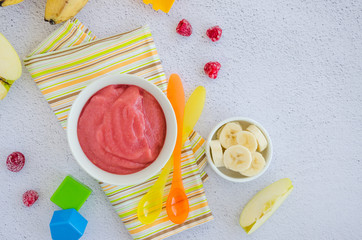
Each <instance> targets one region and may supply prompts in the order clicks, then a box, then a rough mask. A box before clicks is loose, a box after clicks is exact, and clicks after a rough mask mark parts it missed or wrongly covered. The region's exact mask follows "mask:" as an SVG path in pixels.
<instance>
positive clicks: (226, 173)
mask: <svg viewBox="0 0 362 240" xmlns="http://www.w3.org/2000/svg"><path fill="white" fill-rule="evenodd" d="M229 122H239V123H240V124H241V126H242V127H243V130H245V129H246V128H247V127H248V126H249V125H251V124H254V125H255V126H257V127H258V128H259V129H260V130H261V131H262V132H263V134H264V136H265V138H266V140H267V141H268V146H267V147H266V149H265V150H264V151H263V152H262V153H261V154H262V155H263V157H264V158H265V161H266V164H265V167H264V169H263V170H262V171H261V172H260V173H259V174H257V175H255V176H252V177H246V176H243V175H241V174H240V173H238V172H235V171H232V170H229V169H227V168H225V167H216V166H215V164H214V162H213V160H212V158H211V154H210V142H211V140H215V139H216V132H217V130H219V128H220V127H222V126H223V125H225V124H226V123H229ZM272 155H273V145H272V142H271V140H270V137H269V134H268V132H267V131H266V130H265V129H264V128H263V126H262V125H261V124H260V123H258V122H256V121H254V120H252V119H250V118H244V117H233V118H228V119H225V120H224V121H222V122H220V123H219V124H217V125H216V126H215V127H214V128H213V129H212V131H211V132H210V135H209V137H208V138H207V140H206V156H207V160H208V162H209V164H210V166H211V168H212V169H213V170H214V171H215V172H216V173H217V174H218V175H220V176H221V177H223V178H225V179H226V180H229V181H232V182H248V181H251V180H254V179H256V178H258V177H260V176H261V175H263V173H264V172H265V171H266V170H267V169H268V167H269V165H270V162H271V160H272Z"/></svg>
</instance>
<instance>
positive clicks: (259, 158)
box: [240, 152, 265, 177]
mask: <svg viewBox="0 0 362 240" xmlns="http://www.w3.org/2000/svg"><path fill="white" fill-rule="evenodd" d="M251 158H252V161H251V165H250V167H249V168H248V169H246V170H243V171H240V173H241V174H243V175H244V176H247V177H252V176H255V175H257V174H258V173H260V172H261V170H263V168H264V167H265V159H264V157H263V155H261V154H260V153H258V152H253V153H251Z"/></svg>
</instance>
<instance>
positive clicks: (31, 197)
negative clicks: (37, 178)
mask: <svg viewBox="0 0 362 240" xmlns="http://www.w3.org/2000/svg"><path fill="white" fill-rule="evenodd" d="M38 198H39V194H38V193H37V192H36V191H34V190H29V191H26V192H25V193H24V194H23V203H24V205H25V206H27V207H31V206H32V205H33V204H34V203H35V202H36V200H38Z"/></svg>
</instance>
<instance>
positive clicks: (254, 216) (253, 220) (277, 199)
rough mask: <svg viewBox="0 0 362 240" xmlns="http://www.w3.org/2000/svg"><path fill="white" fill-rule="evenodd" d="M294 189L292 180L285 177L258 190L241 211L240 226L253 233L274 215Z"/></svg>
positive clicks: (248, 232)
mask: <svg viewBox="0 0 362 240" xmlns="http://www.w3.org/2000/svg"><path fill="white" fill-rule="evenodd" d="M292 190H293V185H292V181H291V180H290V179H289V178H283V179H280V180H278V181H276V182H274V183H272V184H270V185H269V186H267V187H266V188H264V189H263V190H261V191H260V192H258V193H257V194H256V195H255V196H254V197H253V198H252V199H251V200H250V201H249V202H248V203H247V204H246V206H245V208H244V210H243V212H242V213H241V215H240V226H241V227H242V228H243V229H244V230H245V232H246V233H247V234H251V233H253V232H254V231H255V230H256V229H258V228H259V227H260V226H261V225H262V224H263V223H264V222H265V221H266V220H267V219H268V218H269V217H270V216H271V215H273V213H274V212H275V211H276V210H277V209H278V208H279V206H280V205H281V204H282V203H283V202H284V200H285V199H286V198H287V197H288V196H289V194H290V193H291V192H292Z"/></svg>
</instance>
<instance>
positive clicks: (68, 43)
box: [24, 19, 213, 239]
mask: <svg viewBox="0 0 362 240" xmlns="http://www.w3.org/2000/svg"><path fill="white" fill-rule="evenodd" d="M24 63H25V66H26V67H27V69H28V70H29V72H30V74H31V76H32V78H33V79H34V81H35V82H36V84H37V85H38V87H39V89H40V91H41V92H42V93H43V95H44V97H45V99H46V100H47V101H48V103H49V105H50V106H51V108H52V109H53V111H54V113H55V115H56V117H57V118H58V120H59V122H60V124H61V125H62V126H63V128H64V129H65V128H66V123H67V116H68V112H69V110H70V107H71V105H72V103H73V101H74V100H75V98H76V97H77V95H78V94H79V92H80V91H81V90H82V89H83V88H85V87H86V86H87V85H88V84H89V83H91V82H92V81H94V80H95V79H97V78H99V77H101V76H103V75H105V74H117V73H118V74H120V73H129V74H135V75H138V76H141V77H144V78H145V79H147V80H148V81H150V82H152V83H153V84H155V85H156V86H158V87H159V88H160V89H161V90H162V91H163V92H165V91H166V88H167V79H166V76H165V74H164V72H163V69H162V66H161V61H160V59H159V57H158V54H157V50H156V47H155V45H154V42H153V39H152V35H151V32H150V29H149V28H148V26H145V27H141V28H138V29H135V30H132V31H130V32H126V33H122V34H118V35H115V36H111V37H108V38H104V39H99V40H96V37H95V35H93V33H92V32H91V31H89V30H88V29H87V28H86V27H85V26H84V25H83V24H81V23H80V22H79V21H78V20H77V19H71V20H69V21H68V22H66V23H65V24H64V25H63V26H62V27H60V28H59V29H58V30H56V31H55V32H54V33H53V34H52V35H50V36H49V37H48V38H47V39H45V40H44V41H43V42H42V43H41V44H40V45H39V46H38V47H37V48H36V49H35V50H34V51H33V52H32V53H31V54H30V55H29V56H28V57H27V58H26V59H25V60H24ZM204 142H205V141H204V139H203V138H202V137H201V136H200V135H199V134H198V133H197V132H192V133H191V134H190V136H189V139H188V140H187V141H186V143H185V145H184V147H183V150H182V176H183V182H184V186H185V189H186V194H187V196H188V198H189V201H190V214H189V217H188V219H187V220H186V222H185V223H183V224H180V225H175V224H174V223H172V222H171V221H170V220H168V217H167V214H166V211H165V204H166V199H167V195H168V192H169V190H170V185H171V178H172V173H171V174H170V175H169V178H168V182H167V185H166V188H165V195H164V199H163V200H164V208H163V210H162V213H161V214H160V216H159V218H158V219H157V220H156V221H155V222H154V223H153V224H151V225H144V224H142V223H141V222H140V221H138V219H137V215H136V208H137V204H138V202H139V200H140V199H141V198H142V196H143V195H144V194H146V193H147V191H148V190H149V189H150V187H151V186H152V185H153V184H154V182H155V181H156V179H157V178H158V175H159V174H157V175H156V176H154V177H152V178H151V179H148V180H147V181H146V182H144V183H142V184H138V185H132V186H116V185H111V184H107V183H102V182H100V186H101V188H102V189H103V191H104V192H105V194H106V196H107V197H108V199H109V201H110V202H111V204H112V205H113V207H114V209H115V210H116V212H117V213H118V215H119V216H120V217H121V219H122V221H123V222H124V224H125V226H126V228H127V229H128V231H129V233H130V234H131V235H132V237H133V238H134V239H164V238H166V237H169V236H171V235H174V234H176V233H179V232H181V231H183V230H186V229H189V228H191V227H194V226H197V225H200V224H202V223H205V222H208V221H211V220H212V219H213V216H212V213H211V211H210V208H209V206H208V203H207V200H206V197H205V192H204V188H203V181H205V180H206V179H207V175H206V173H205V172H204V171H203V169H204V167H205V164H206V157H205V146H204Z"/></svg>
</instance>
